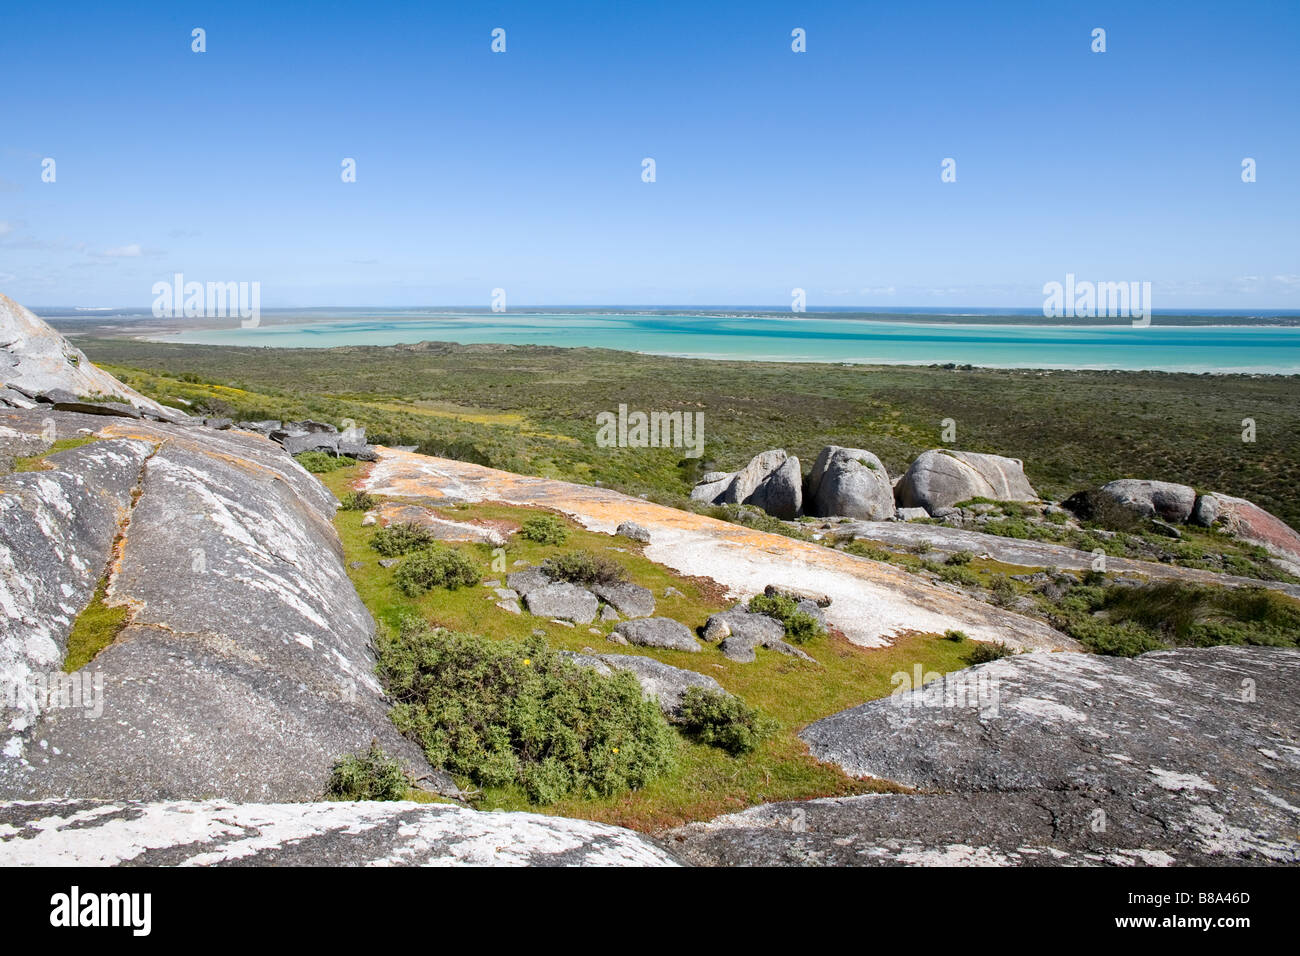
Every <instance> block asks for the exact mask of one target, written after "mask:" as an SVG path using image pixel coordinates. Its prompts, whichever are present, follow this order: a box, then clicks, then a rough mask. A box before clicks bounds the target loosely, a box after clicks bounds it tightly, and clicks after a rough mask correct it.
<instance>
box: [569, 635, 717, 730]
mask: <svg viewBox="0 0 1300 956" xmlns="http://www.w3.org/2000/svg"><path fill="white" fill-rule="evenodd" d="M588 650H590V649H589V648H588ZM560 654H561V656H563V657H566V658H568V659H569V660H571V661H573V662H574V663H575V664H579V665H581V666H583V667H590V668H593V669H594V670H596V671H598V672H599V673H602V674H605V675H609V674H612V673H613V672H614V671H616V670H620V671H628V672H630V673H631V674H632V675H633V676H635V677H636V679H637V682H638V683H640V685H641V690H642V692H643V693H644V694H645V695H646V696H647V697H657V698H658V700H659V709H660V710H662V711H663V712H664V713H665V714H667V715H668V716H670V717H675V716H677V715H678V714H679V713H681V708H682V697H683V696H684V695H685V694H686V691H687V690H689V689H690V688H692V687H699V688H701V689H702V690H711V691H716V692H718V693H720V694H723V693H726V691H724V690H723V689H722V685H721V684H719V683H718V682H717V681H716V680H714V679H713V678H712V677H709V676H708V675H707V674H700V673H697V672H696V671H692V670H687V669H686V668H684V667H673V666H672V665H670V664H665V663H663V662H662V661H657V660H655V659H654V658H653V657H642V656H639V655H636V654H596V653H595V652H591V653H583V654H575V653H573V652H572V651H561V652H560Z"/></svg>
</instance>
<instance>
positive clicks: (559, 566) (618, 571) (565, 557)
mask: <svg viewBox="0 0 1300 956" xmlns="http://www.w3.org/2000/svg"><path fill="white" fill-rule="evenodd" d="M542 572H543V573H544V574H545V575H546V576H547V577H549V578H551V579H552V580H555V581H568V582H569V583H570V584H621V583H622V582H624V581H626V580H627V569H626V568H624V567H623V565H621V564H619V563H618V562H617V561H612V560H610V559H609V558H607V557H605V556H604V555H600V554H592V553H591V552H590V551H570V552H569V553H568V554H556V555H552V556H551V557H549V558H547V559H546V560H545V561H543V562H542Z"/></svg>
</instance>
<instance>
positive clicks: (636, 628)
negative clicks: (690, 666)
mask: <svg viewBox="0 0 1300 956" xmlns="http://www.w3.org/2000/svg"><path fill="white" fill-rule="evenodd" d="M614 633H616V634H622V635H623V637H625V638H626V639H627V642H628V643H629V644H637V645H640V646H641V647H660V648H664V649H666V650H672V651H698V650H699V649H700V644H699V642H698V641H697V640H695V636H694V635H693V634H691V632H690V629H689V628H687V627H686V625H685V624H682V623H681V622H679V621H674V620H673V619H672V618H670V617H639V618H637V619H636V620H634V621H621V622H620V623H619V625H618V627H617V629H616V630H615V631H614Z"/></svg>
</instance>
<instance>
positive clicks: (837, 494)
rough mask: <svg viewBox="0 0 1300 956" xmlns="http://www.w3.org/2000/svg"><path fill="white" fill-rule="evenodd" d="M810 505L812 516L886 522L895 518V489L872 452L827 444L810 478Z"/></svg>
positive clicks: (808, 508)
mask: <svg viewBox="0 0 1300 956" xmlns="http://www.w3.org/2000/svg"><path fill="white" fill-rule="evenodd" d="M806 505H807V510H808V512H809V513H810V514H815V515H825V516H831V515H842V516H845V517H849V518H861V519H863V520H865V521H883V520H885V519H887V518H892V517H893V516H894V507H895V505H894V486H893V483H892V482H891V481H890V480H889V473H888V472H887V471H886V470H885V465H884V463H883V462H881V460H880V459H879V458H877V457H876V456H875V455H874V454H872V453H871V452H869V451H867V450H865V449H863V448H842V447H840V446H839V445H827V446H826V447H825V448H823V449H822V450H821V454H819V455H818V456H817V461H816V462H815V463H814V464H813V469H812V472H811V473H810V474H809V475H808V501H807V502H806Z"/></svg>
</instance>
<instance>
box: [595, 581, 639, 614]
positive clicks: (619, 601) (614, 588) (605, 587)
mask: <svg viewBox="0 0 1300 956" xmlns="http://www.w3.org/2000/svg"><path fill="white" fill-rule="evenodd" d="M591 593H592V594H594V595H596V597H598V598H600V599H601V600H602V601H605V602H607V603H608V604H610V605H612V606H613V608H614V610H616V611H618V613H619V614H620V615H622V616H623V617H649V616H650V615H651V614H653V613H654V612H655V596H654V592H653V591H651V590H650V589H649V588H643V587H642V586H641V585H639V584H629V583H623V584H593V585H592V586H591Z"/></svg>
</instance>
